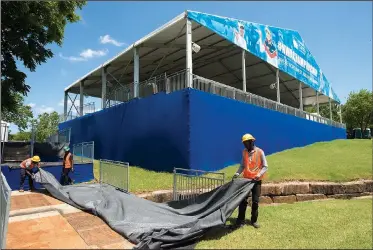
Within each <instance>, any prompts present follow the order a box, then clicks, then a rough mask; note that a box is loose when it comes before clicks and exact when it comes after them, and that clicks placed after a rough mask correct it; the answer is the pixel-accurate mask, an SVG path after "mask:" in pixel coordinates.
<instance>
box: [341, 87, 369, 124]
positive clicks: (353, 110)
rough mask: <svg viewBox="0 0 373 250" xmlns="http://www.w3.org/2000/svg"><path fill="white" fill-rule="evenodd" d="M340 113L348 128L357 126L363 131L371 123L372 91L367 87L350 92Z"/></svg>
mask: <svg viewBox="0 0 373 250" xmlns="http://www.w3.org/2000/svg"><path fill="white" fill-rule="evenodd" d="M342 114H343V121H344V122H345V123H346V125H347V128H348V129H352V128H356V127H358V128H361V130H362V131H364V130H365V129H366V128H367V127H369V126H371V125H372V124H373V123H372V118H373V93H372V92H371V91H369V90H367V89H362V90H360V91H359V92H351V93H350V94H349V96H348V99H347V102H346V104H345V105H344V107H343V112H342Z"/></svg>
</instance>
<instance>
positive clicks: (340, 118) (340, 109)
mask: <svg viewBox="0 0 373 250" xmlns="http://www.w3.org/2000/svg"><path fill="white" fill-rule="evenodd" d="M339 122H340V123H342V104H339Z"/></svg>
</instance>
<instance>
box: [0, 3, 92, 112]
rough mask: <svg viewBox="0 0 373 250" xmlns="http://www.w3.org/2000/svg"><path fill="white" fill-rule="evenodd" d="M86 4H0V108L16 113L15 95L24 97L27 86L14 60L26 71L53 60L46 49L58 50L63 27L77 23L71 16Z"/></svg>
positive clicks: (61, 39)
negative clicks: (52, 46)
mask: <svg viewBox="0 0 373 250" xmlns="http://www.w3.org/2000/svg"><path fill="white" fill-rule="evenodd" d="M85 4H86V1H2V2H1V88H2V91H1V105H2V107H3V109H6V110H7V111H8V112H10V113H16V110H17V109H16V107H17V94H21V95H23V96H26V95H27V93H28V92H29V91H30V86H29V85H27V83H26V82H25V79H26V74H25V73H24V72H22V71H20V70H18V69H17V65H16V59H17V60H19V61H21V62H23V64H24V66H25V67H26V68H27V69H29V70H30V71H32V72H33V71H35V68H36V65H37V64H39V65H40V64H41V63H45V62H46V61H47V59H49V58H52V57H53V52H52V51H51V49H48V48H47V45H50V44H52V43H56V44H57V45H59V46H61V45H62V41H63V36H64V31H65V26H66V24H67V23H68V22H69V23H74V22H77V21H79V19H80V18H79V16H78V15H76V14H75V10H76V9H77V8H79V9H82V7H83V6H84V5H85Z"/></svg>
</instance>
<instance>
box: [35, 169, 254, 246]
mask: <svg viewBox="0 0 373 250" xmlns="http://www.w3.org/2000/svg"><path fill="white" fill-rule="evenodd" d="M34 178H35V181H37V182H39V183H41V184H42V185H43V186H44V187H45V188H46V189H47V190H48V191H49V192H50V193H51V195H53V196H54V197H55V198H57V199H59V200H61V201H64V202H66V203H68V204H70V205H72V206H74V207H76V208H79V209H82V210H85V211H87V212H90V213H93V214H95V215H97V216H99V217H101V218H102V219H103V220H104V221H105V222H106V223H107V224H108V225H109V226H110V227H111V228H112V229H113V230H114V231H116V232H118V233H119V234H121V235H123V236H124V237H126V238H127V239H128V240H130V241H131V242H133V243H135V244H137V245H136V246H135V249H159V248H176V247H179V246H185V245H188V244H191V243H193V242H195V241H196V240H198V239H200V238H201V237H202V236H203V235H205V233H206V232H207V231H208V230H209V229H211V228H213V227H217V226H224V225H225V223H226V220H227V219H228V218H229V217H230V216H231V214H232V213H233V211H234V210H235V209H236V208H237V207H238V205H239V204H240V203H241V202H242V201H243V200H244V199H245V198H246V197H247V194H248V193H249V192H250V191H251V189H252V188H253V186H254V183H253V182H252V181H251V180H248V179H241V178H240V179H235V180H233V181H231V182H229V183H227V184H225V185H223V186H221V187H219V188H216V189H215V190H212V191H210V192H208V193H203V194H201V195H198V196H197V197H196V198H195V199H194V202H193V203H191V202H190V201H188V200H181V201H171V202H167V203H155V202H152V201H148V200H145V199H142V198H139V197H137V196H135V195H133V194H130V193H124V192H122V191H119V190H117V189H116V188H114V187H112V186H110V185H106V184H102V185H100V184H80V185H72V186H62V185H61V184H60V183H59V182H58V181H57V180H56V179H55V178H54V176H53V175H52V174H50V173H49V172H46V171H44V170H43V169H40V171H39V172H38V173H36V174H35V176H34Z"/></svg>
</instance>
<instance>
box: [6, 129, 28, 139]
mask: <svg viewBox="0 0 373 250" xmlns="http://www.w3.org/2000/svg"><path fill="white" fill-rule="evenodd" d="M9 140H10V141H30V140H31V132H30V131H19V132H18V133H16V134H14V135H12V134H10V135H9Z"/></svg>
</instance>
